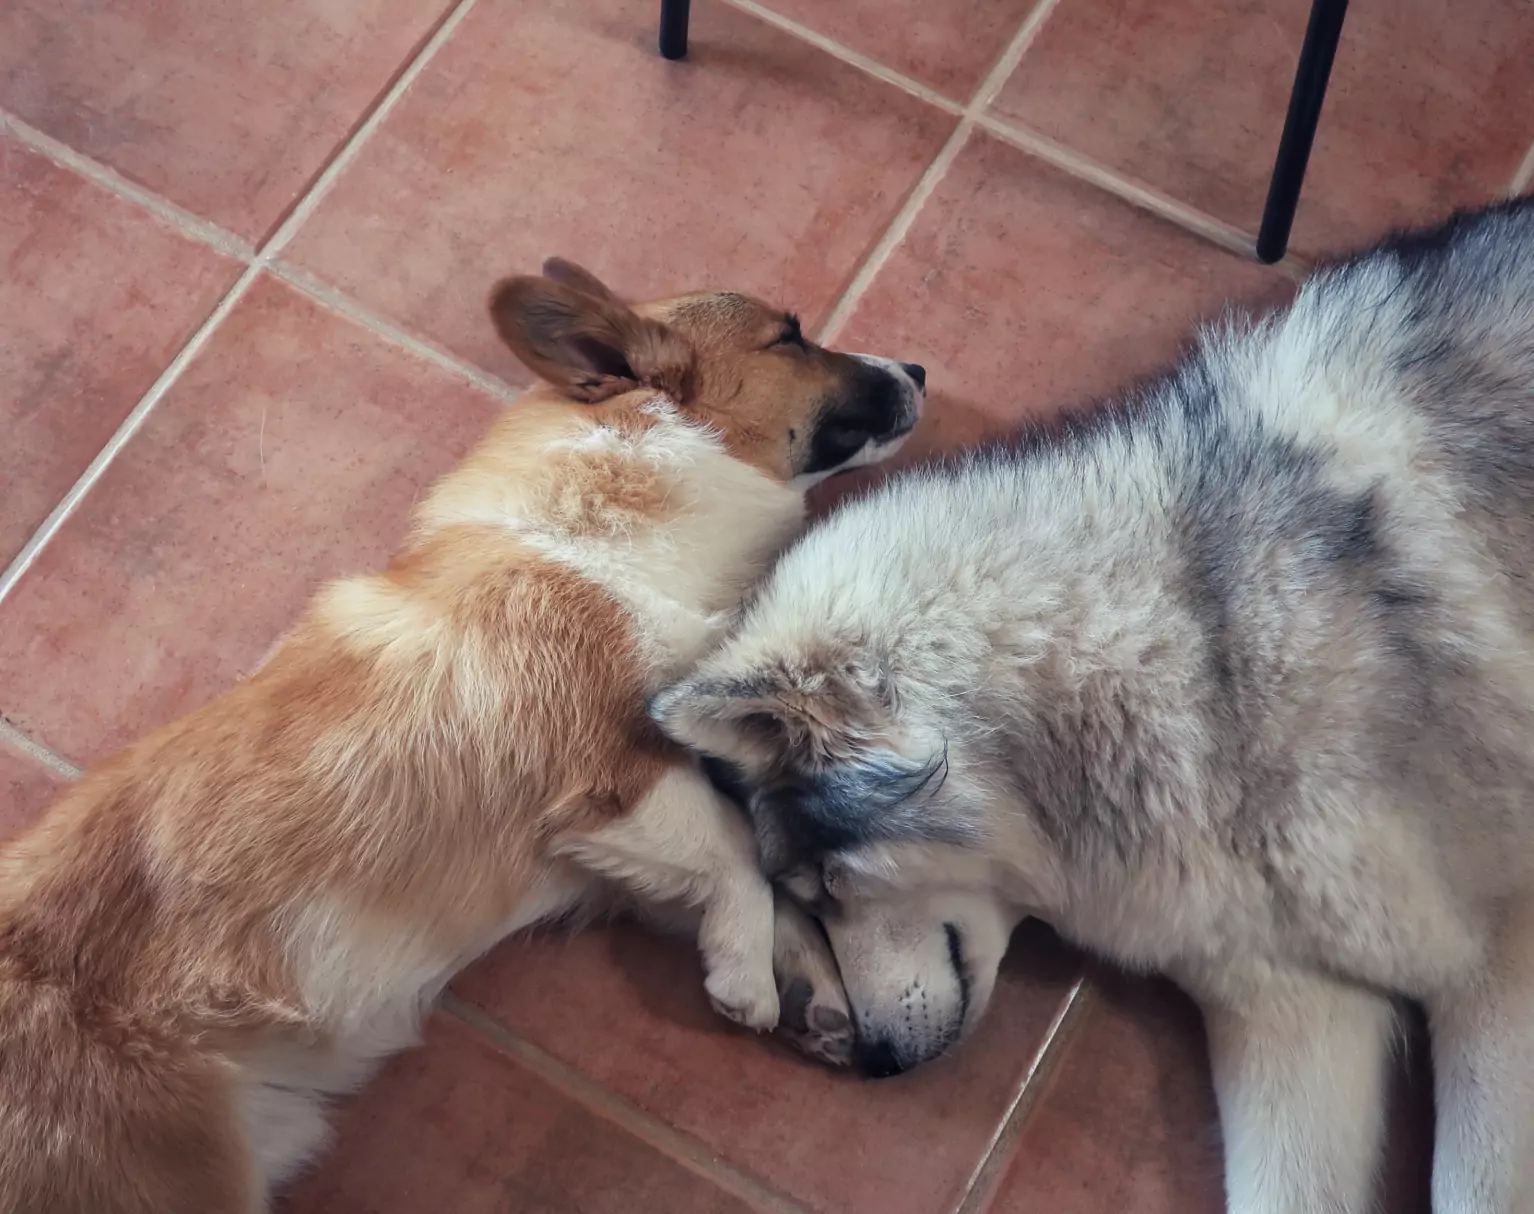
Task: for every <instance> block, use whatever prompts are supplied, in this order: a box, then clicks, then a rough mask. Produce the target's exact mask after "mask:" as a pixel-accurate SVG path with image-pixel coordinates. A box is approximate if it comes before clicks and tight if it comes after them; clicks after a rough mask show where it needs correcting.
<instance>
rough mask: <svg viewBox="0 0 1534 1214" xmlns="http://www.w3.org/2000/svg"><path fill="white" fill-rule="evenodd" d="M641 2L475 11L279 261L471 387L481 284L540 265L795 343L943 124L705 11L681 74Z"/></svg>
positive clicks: (546, 1) (793, 46)
mask: <svg viewBox="0 0 1534 1214" xmlns="http://www.w3.org/2000/svg"><path fill="white" fill-rule="evenodd" d="M657 11H658V10H657V6H656V5H655V4H654V3H653V2H652V0H482V2H481V3H480V4H479V5H478V7H476V8H475V9H474V11H473V12H472V13H471V14H470V15H469V17H468V18H467V19H466V20H465V21H464V23H463V24H462V25H461V26H460V27H459V28H458V30H457V31H456V32H455V34H454V35H453V38H452V40H451V41H450V42H449V43H448V44H447V45H446V46H444V47H443V49H442V51H441V52H440V54H439V55H438V56H437V58H436V59H434V60H433V61H432V63H431V65H430V67H429V68H427V70H426V71H425V72H424V73H423V74H422V75H421V77H420V79H419V80H417V81H416V83H415V85H414V86H413V87H412V88H411V91H410V93H409V94H408V95H407V96H406V97H405V98H404V99H403V100H402V101H401V103H400V105H399V106H398V108H397V109H395V110H394V112H393V113H391V114H390V115H389V118H388V120H387V121H385V122H384V123H383V124H382V126H381V127H380V128H379V129H378V131H377V132H376V133H375V135H374V136H373V138H372V139H371V140H370V142H369V143H368V145H367V147H366V148H365V149H364V150H363V152H362V153H361V155H360V156H359V157H358V160H357V161H356V163H355V164H354V165H353V166H352V167H351V168H349V169H348V170H347V172H346V174H345V175H344V176H343V177H342V178H341V180H340V181H339V182H338V183H337V185H336V188H335V190H334V192H333V193H332V194H331V195H330V196H329V197H328V198H326V199H325V201H324V203H323V204H322V205H321V206H320V208H319V209H318V211H317V212H316V213H315V215H314V217H313V218H312V219H311V220H310V222H309V223H308V225H306V226H305V228H304V229H303V231H302V232H301V233H300V234H299V236H298V238H297V240H296V242H295V244H294V246H293V248H292V250H291V259H292V260H294V261H296V262H298V263H300V264H302V265H303V266H304V267H306V268H307V269H309V270H312V271H314V272H315V273H317V274H319V275H320V276H321V277H322V278H324V279H325V280H326V281H329V282H333V283H336V284H338V285H339V286H341V287H343V288H344V289H345V290H347V291H349V292H351V293H352V294H354V295H356V296H357V297H358V298H359V299H361V300H363V301H364V302H365V303H367V304H369V305H370V306H371V307H373V308H376V309H377V310H379V311H381V312H383V313H385V314H386V315H388V316H390V317H392V318H393V319H395V320H397V321H400V322H401V323H403V324H405V325H406V326H408V327H409V328H411V329H413V330H415V331H417V332H421V333H424V334H426V335H428V336H429V337H431V338H433V339H434V340H436V341H438V342H440V343H442V344H443V345H445V346H447V347H448V348H450V349H452V350H455V351H457V352H458V353H460V354H462V355H464V356H465V357H467V358H469V359H471V360H473V361H475V362H478V363H479V364H480V365H482V366H484V367H486V368H488V369H490V370H492V371H494V372H496V373H497V374H500V375H503V376H506V377H507V378H509V379H512V380H513V381H514V382H525V375H526V373H525V372H524V371H523V370H522V368H521V367H520V366H519V365H518V364H517V363H516V362H515V360H513V359H512V357H511V355H510V354H508V353H507V352H506V351H505V350H504V349H503V348H502V347H501V346H500V344H499V343H498V342H497V340H496V338H495V336H494V334H493V333H492V332H491V331H490V330H489V328H488V326H487V325H486V324H485V322H484V302H485V297H486V295H487V293H488V292H489V290H490V287H491V284H492V283H493V282H494V280H495V279H496V278H497V277H499V276H501V275H503V274H507V273H513V272H529V271H536V269H537V267H538V266H539V264H540V263H541V262H542V260H543V259H544V258H545V257H547V256H549V255H550V254H556V253H557V254H560V255H563V256H567V257H570V258H572V259H574V260H576V261H579V262H581V263H583V264H584V265H586V266H587V267H588V268H589V269H591V270H593V271H594V272H596V273H597V274H598V275H599V276H601V277H603V278H604V279H606V280H607V281H608V282H610V283H611V284H612V285H613V286H614V287H615V288H617V289H619V290H622V291H625V292H628V293H630V294H632V295H634V296H637V297H649V298H653V297H655V296H657V295H661V294H667V293H672V292H676V291H684V290H693V289H696V288H699V287H705V286H720V287H730V288H736V289H742V290H747V291H754V292H758V293H760V294H763V295H766V296H768V297H769V298H771V299H773V300H774V301H776V302H778V303H780V304H782V305H783V306H785V307H790V308H794V309H797V310H798V311H800V312H801V313H802V314H803V315H804V318H805V320H806V322H809V321H811V320H812V318H813V317H814V316H816V315H818V314H819V313H821V312H822V311H823V310H824V309H826V307H827V306H828V305H829V303H830V302H831V300H832V299H833V298H834V297H835V296H836V294H837V293H838V292H839V291H840V290H841V288H842V287H843V286H844V285H845V283H846V282H847V281H848V280H849V279H850V278H851V276H852V274H853V272H854V270H855V268H856V266H857V263H858V261H859V259H860V258H861V257H862V256H863V255H864V253H865V252H866V251H867V250H868V249H869V248H870V247H871V246H872V244H873V242H874V241H875V240H876V239H877V238H878V236H879V234H880V233H881V232H882V231H883V229H884V227H885V226H886V225H887V224H888V223H889V221H890V219H891V218H892V217H893V216H894V214H895V212H896V210H897V209H898V208H899V206H900V204H901V202H902V201H903V199H904V198H905V196H906V194H907V193H908V192H909V190H910V189H911V187H912V186H913V184H914V183H915V181H916V180H917V178H918V177H919V176H920V174H921V172H922V170H923V169H924V168H925V166H926V165H927V163H928V162H929V161H930V160H931V159H932V157H933V156H934V155H935V153H936V152H937V150H938V148H939V147H940V146H941V144H942V141H943V139H944V137H945V136H946V135H947V134H948V132H949V131H950V130H951V129H952V127H953V125H954V119H953V118H952V117H951V116H949V115H946V114H944V113H942V112H941V111H938V110H936V109H933V108H932V107H930V106H927V105H926V104H925V103H923V102H920V101H917V100H915V99H914V98H912V97H910V96H908V95H907V94H905V93H902V92H900V91H899V90H897V89H894V88H892V87H890V86H889V85H886V84H883V83H881V82H879V81H877V80H874V79H872V78H871V77H869V76H867V75H865V74H864V73H862V72H860V71H858V70H857V69H856V68H852V67H848V66H847V65H845V64H843V63H840V62H838V61H836V60H834V59H832V58H831V57H830V56H828V55H824V54H822V53H821V52H819V51H816V50H812V49H809V48H807V47H806V46H805V45H804V44H803V43H802V42H798V41H796V40H795V39H793V38H791V37H790V36H789V35H787V34H784V33H781V32H779V31H778V30H775V29H773V28H772V27H771V26H768V25H766V24H764V23H762V22H760V21H758V20H756V19H755V18H754V17H750V16H747V15H746V14H744V13H742V12H740V11H738V10H736V9H733V8H730V7H727V6H725V5H723V4H720V3H714V2H712V0H700V2H699V3H697V4H695V5H694V6H693V42H692V53H691V55H690V57H689V59H688V60H687V61H685V62H682V63H668V62H667V61H665V60H663V59H661V58H659V57H658V56H657V55H656V53H655V48H654V40H655V19H656V13H657Z"/></svg>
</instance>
